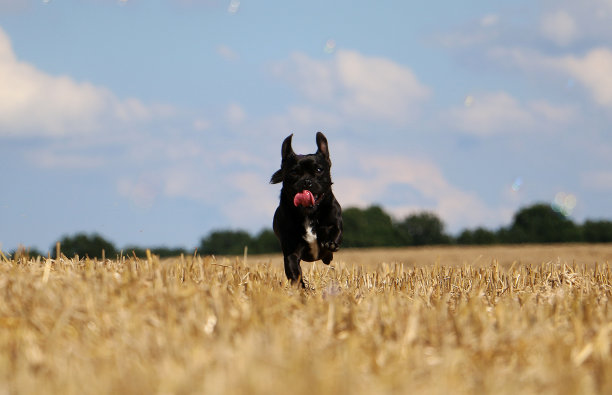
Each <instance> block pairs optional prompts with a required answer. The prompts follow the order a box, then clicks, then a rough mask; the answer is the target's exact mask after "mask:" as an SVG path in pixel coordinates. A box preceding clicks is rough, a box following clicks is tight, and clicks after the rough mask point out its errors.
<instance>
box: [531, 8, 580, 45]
mask: <svg viewBox="0 0 612 395" xmlns="http://www.w3.org/2000/svg"><path fill="white" fill-rule="evenodd" d="M540 29H541V31H542V34H543V35H544V37H546V38H548V39H549V40H551V41H553V42H554V43H555V44H557V45H559V46H561V47H564V46H567V45H569V44H571V43H572V42H574V41H575V40H576V39H577V38H578V35H579V32H578V26H577V24H576V22H575V20H574V18H572V16H571V15H570V14H569V13H568V12H567V11H565V10H558V11H555V12H552V13H549V14H546V15H544V16H543V17H542V20H541V23H540Z"/></svg>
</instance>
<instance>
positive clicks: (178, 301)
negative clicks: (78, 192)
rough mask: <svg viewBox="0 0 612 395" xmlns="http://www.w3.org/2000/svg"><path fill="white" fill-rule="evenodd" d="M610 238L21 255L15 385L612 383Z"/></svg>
mask: <svg viewBox="0 0 612 395" xmlns="http://www.w3.org/2000/svg"><path fill="white" fill-rule="evenodd" d="M611 257H612V245H559V246H504V247H461V248H458V247H439V248H408V249H372V250H346V251H342V252H341V253H339V254H337V256H336V261H335V262H334V263H332V265H330V266H325V265H323V264H322V263H320V262H318V263H315V264H311V263H303V265H302V267H303V269H304V276H305V279H306V281H307V283H308V286H309V289H307V290H305V291H302V290H298V289H296V288H293V287H291V286H289V285H288V284H287V282H286V281H285V279H284V273H283V270H282V258H281V257H280V256H278V255H271V256H248V258H247V262H244V261H243V258H242V257H232V258H221V257H217V258H213V257H199V256H196V257H192V256H188V257H177V258H174V259H164V260H159V259H158V258H156V257H154V256H153V257H151V256H149V257H148V258H147V259H135V258H128V257H119V258H117V259H112V260H107V261H105V262H100V261H97V260H90V259H83V258H81V259H78V258H66V257H62V258H61V259H58V260H51V259H46V258H37V259H28V258H23V257H22V258H18V259H16V260H15V259H8V258H6V257H3V256H2V255H0V293H1V294H2V299H0V392H1V393H11V394H12V393H15V394H19V393H28V394H29V393H62V394H82V393H84V394H94V393H134V394H141V393H142V394H144V393H147V394H149V393H160V394H189V393H205V394H246V393H249V394H250V393H255V394H285V393H292V394H379V393H398V394H404V393H427V394H451V393H452V394H471V393H478V394H481V393H495V394H517V393H521V394H536V393H537V394H610V393H612V310H611V309H610V308H609V304H610V303H609V299H610V297H611V295H612V275H611V272H610V266H609V263H608V262H609V261H610V260H611Z"/></svg>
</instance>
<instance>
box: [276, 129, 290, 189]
mask: <svg viewBox="0 0 612 395" xmlns="http://www.w3.org/2000/svg"><path fill="white" fill-rule="evenodd" d="M292 138H293V133H292V134H290V135H289V136H287V138H286V139H285V141H283V146H282V148H281V156H282V162H281V168H280V169H279V170H277V171H276V172H275V173H274V174H272V177H271V178H270V184H278V183H280V182H283V166H284V164H285V163H286V161H287V159H289V158H291V157H292V156H295V152H293V148H292V147H291V140H292Z"/></svg>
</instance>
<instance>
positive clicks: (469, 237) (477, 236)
mask: <svg viewBox="0 0 612 395" xmlns="http://www.w3.org/2000/svg"><path fill="white" fill-rule="evenodd" d="M498 242H499V239H498V237H497V234H496V233H495V232H493V231H490V230H488V229H485V228H482V227H478V228H476V229H474V230H468V229H466V230H464V231H463V232H461V234H460V235H459V237H457V244H474V245H487V244H495V243H498Z"/></svg>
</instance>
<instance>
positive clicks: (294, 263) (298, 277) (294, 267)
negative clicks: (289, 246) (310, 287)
mask: <svg viewBox="0 0 612 395" xmlns="http://www.w3.org/2000/svg"><path fill="white" fill-rule="evenodd" d="M285 274H286V275H287V278H288V279H289V280H290V281H291V284H292V285H295V284H296V283H298V282H299V284H300V285H301V286H302V288H306V285H304V280H303V279H302V267H301V266H300V256H299V254H298V253H297V252H294V253H293V254H290V255H285Z"/></svg>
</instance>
